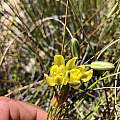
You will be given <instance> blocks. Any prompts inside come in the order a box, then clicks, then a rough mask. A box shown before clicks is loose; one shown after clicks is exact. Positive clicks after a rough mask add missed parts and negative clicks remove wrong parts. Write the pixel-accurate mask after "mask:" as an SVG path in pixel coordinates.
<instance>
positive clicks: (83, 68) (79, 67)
mask: <svg viewBox="0 0 120 120" xmlns="http://www.w3.org/2000/svg"><path fill="white" fill-rule="evenodd" d="M77 68H78V69H79V70H80V72H81V73H84V71H85V65H80V66H78V67H77Z"/></svg>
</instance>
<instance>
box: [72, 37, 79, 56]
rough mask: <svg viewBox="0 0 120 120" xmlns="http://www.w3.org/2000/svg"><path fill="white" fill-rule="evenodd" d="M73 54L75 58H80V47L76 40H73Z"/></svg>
mask: <svg viewBox="0 0 120 120" xmlns="http://www.w3.org/2000/svg"><path fill="white" fill-rule="evenodd" d="M71 52H72V55H73V57H78V58H79V57H80V45H79V42H78V40H77V39H76V38H72V39H71Z"/></svg>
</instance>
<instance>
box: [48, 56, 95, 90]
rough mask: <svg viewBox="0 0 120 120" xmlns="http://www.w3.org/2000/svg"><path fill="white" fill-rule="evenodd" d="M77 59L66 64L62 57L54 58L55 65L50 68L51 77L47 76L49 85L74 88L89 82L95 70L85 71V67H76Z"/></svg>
mask: <svg viewBox="0 0 120 120" xmlns="http://www.w3.org/2000/svg"><path fill="white" fill-rule="evenodd" d="M76 60H77V57H74V58H72V59H70V60H68V62H67V63H66V64H65V60H64V57H63V56H62V55H55V56H54V65H53V66H51V68H50V75H49V76H48V75H46V80H47V83H48V85H50V86H55V85H67V84H69V85H70V86H72V87H73V88H74V87H75V86H79V85H80V84H81V82H87V81H89V80H90V79H91V77H92V74H93V70H92V69H90V70H88V71H85V65H80V66H76V65H75V62H76Z"/></svg>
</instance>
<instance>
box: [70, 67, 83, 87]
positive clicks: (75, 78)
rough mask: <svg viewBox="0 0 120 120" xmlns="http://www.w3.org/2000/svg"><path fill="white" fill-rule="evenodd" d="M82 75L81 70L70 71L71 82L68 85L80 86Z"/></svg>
mask: <svg viewBox="0 0 120 120" xmlns="http://www.w3.org/2000/svg"><path fill="white" fill-rule="evenodd" d="M80 78H81V73H80V70H79V69H72V70H71V71H70V80H69V81H68V83H69V84H70V85H78V84H80Z"/></svg>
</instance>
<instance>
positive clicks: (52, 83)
mask: <svg viewBox="0 0 120 120" xmlns="http://www.w3.org/2000/svg"><path fill="white" fill-rule="evenodd" d="M46 80H47V83H48V85H50V86H55V85H56V82H55V79H54V77H49V76H48V77H46Z"/></svg>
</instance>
